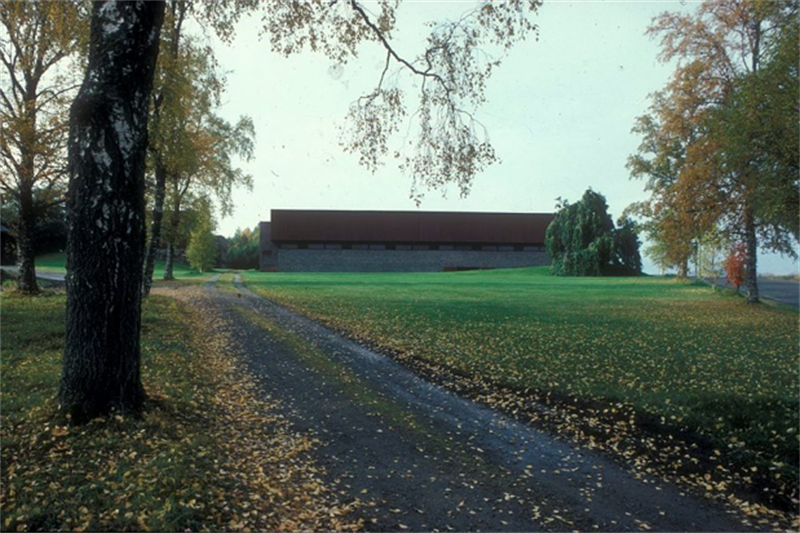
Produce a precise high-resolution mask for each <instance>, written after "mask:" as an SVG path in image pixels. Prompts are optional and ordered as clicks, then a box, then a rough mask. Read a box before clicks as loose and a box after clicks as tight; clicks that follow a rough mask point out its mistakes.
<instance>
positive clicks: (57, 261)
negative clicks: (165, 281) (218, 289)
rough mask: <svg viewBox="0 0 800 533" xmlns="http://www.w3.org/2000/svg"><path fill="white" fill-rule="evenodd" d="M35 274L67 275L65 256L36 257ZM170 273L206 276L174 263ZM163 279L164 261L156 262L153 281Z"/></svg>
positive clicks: (179, 276)
mask: <svg viewBox="0 0 800 533" xmlns="http://www.w3.org/2000/svg"><path fill="white" fill-rule="evenodd" d="M36 271H37V272H52V273H57V274H66V273H67V255H66V254H65V253H63V252H58V253H52V254H44V255H40V256H37V257H36ZM172 272H173V274H174V276H175V277H176V278H199V277H203V276H206V275H208V274H207V273H206V274H201V273H200V272H198V271H197V270H196V269H194V268H191V267H190V266H189V265H187V264H183V263H175V265H174V266H173V269H172ZM162 277H164V261H156V264H155V270H154V271H153V279H155V280H159V279H161V278H162Z"/></svg>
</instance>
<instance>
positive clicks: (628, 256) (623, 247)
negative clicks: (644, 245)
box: [613, 217, 642, 275]
mask: <svg viewBox="0 0 800 533" xmlns="http://www.w3.org/2000/svg"><path fill="white" fill-rule="evenodd" d="M617 226H618V227H617V229H616V230H614V259H613V263H614V265H615V266H617V267H619V268H620V269H621V271H620V273H621V274H627V275H638V274H641V273H642V256H641V255H640V254H639V246H640V245H641V243H640V242H639V234H638V233H639V232H638V231H637V229H636V224H634V222H633V220H631V219H630V218H626V217H623V218H621V219H619V220H618V221H617Z"/></svg>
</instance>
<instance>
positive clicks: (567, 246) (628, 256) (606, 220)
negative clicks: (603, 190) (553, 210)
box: [545, 189, 641, 276]
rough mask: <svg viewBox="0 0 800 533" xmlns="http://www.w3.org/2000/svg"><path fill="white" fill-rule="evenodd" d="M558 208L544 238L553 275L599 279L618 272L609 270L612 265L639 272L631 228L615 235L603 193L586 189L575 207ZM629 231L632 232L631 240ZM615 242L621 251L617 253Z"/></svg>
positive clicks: (634, 238) (638, 259)
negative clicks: (595, 277)
mask: <svg viewBox="0 0 800 533" xmlns="http://www.w3.org/2000/svg"><path fill="white" fill-rule="evenodd" d="M557 207H558V213H557V214H556V217H555V219H554V220H553V222H552V223H551V224H550V226H549V227H548V228H547V233H546V235H545V246H546V247H547V253H548V254H549V255H550V258H551V259H552V261H553V262H552V265H551V267H550V269H551V272H552V273H553V274H555V275H557V276H600V275H603V274H604V273H606V274H609V273H612V272H614V273H616V272H619V269H618V268H617V269H611V268H610V267H611V265H612V263H613V264H615V265H620V266H622V265H624V266H625V267H626V268H625V269H626V270H627V268H630V269H631V272H630V273H637V274H638V273H639V272H640V271H641V258H639V247H638V239H637V238H636V235H635V232H633V228H632V226H631V227H627V226H623V228H620V231H621V233H620V234H619V235H617V231H616V230H615V229H614V222H613V221H612V219H611V217H610V216H609V214H608V205H607V204H606V199H605V197H604V196H603V195H602V194H599V193H596V192H594V191H592V190H591V189H589V190H587V191H586V192H585V193H584V194H583V197H582V198H581V199H580V201H578V202H576V203H574V204H570V203H569V202H567V201H566V200H565V201H559V204H558V206H557ZM630 232H633V233H632V236H633V240H631V235H630V234H629V233H630ZM617 241H619V244H620V246H621V247H623V248H624V250H621V251H620V252H617V250H616V249H615V243H617ZM620 254H621V255H620ZM623 257H624V259H623ZM637 265H638V268H637Z"/></svg>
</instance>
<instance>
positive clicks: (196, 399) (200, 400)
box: [0, 288, 359, 531]
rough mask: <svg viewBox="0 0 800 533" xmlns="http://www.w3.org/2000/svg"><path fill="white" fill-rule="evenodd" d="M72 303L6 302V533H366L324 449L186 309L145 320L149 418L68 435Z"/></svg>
mask: <svg viewBox="0 0 800 533" xmlns="http://www.w3.org/2000/svg"><path fill="white" fill-rule="evenodd" d="M185 290H186V291H192V290H195V289H192V288H186V289H185ZM64 303H65V298H64V295H63V293H46V294H44V295H42V296H39V297H35V298H25V297H18V296H14V295H9V294H3V295H2V300H0V306H1V307H0V308H1V309H2V316H1V317H0V318H1V319H2V355H1V356H0V385H1V386H2V396H1V397H0V398H1V399H2V406H3V422H2V429H1V430H0V439H2V493H0V509H2V524H0V525H1V526H2V529H3V530H11V531H24V530H111V531H142V530H144V531H183V530H215V531H221V530H236V531H248V530H298V529H303V530H340V529H352V528H355V527H358V526H359V524H358V523H352V521H350V520H348V518H347V515H348V514H349V512H350V509H349V508H348V507H347V506H343V505H341V504H339V503H338V502H337V500H336V497H335V495H334V493H333V492H332V491H331V490H330V489H329V488H328V487H326V486H325V485H324V484H323V483H322V482H321V476H322V473H321V472H320V471H319V469H318V468H317V467H315V465H314V464H313V462H312V461H311V460H310V458H309V455H308V451H309V450H310V449H312V448H313V447H314V446H316V445H317V444H316V442H315V441H314V440H312V439H309V438H307V437H305V436H304V435H302V434H299V433H297V432H295V431H294V430H292V428H291V427H290V426H289V425H288V423H287V422H286V420H285V419H284V418H283V417H282V416H281V414H280V406H279V405H278V404H277V403H275V402H272V401H265V400H264V399H263V396H260V395H257V394H255V392H254V385H253V381H252V379H251V377H250V376H249V375H248V374H246V372H245V371H243V369H242V368H241V367H240V366H239V363H238V362H237V360H236V359H235V358H233V357H231V354H229V353H228V352H227V350H226V346H227V344H228V342H227V339H225V337H224V335H221V334H219V333H211V328H209V327H208V326H209V325H208V324H207V323H205V322H202V319H201V317H200V316H199V313H197V312H196V311H195V310H193V309H191V308H190V307H188V306H186V305H184V304H181V303H180V302H178V301H176V300H173V299H170V298H166V297H163V296H158V295H154V296H152V297H151V298H150V299H149V300H148V302H147V305H146V306H145V313H144V324H143V348H142V351H143V375H144V383H145V388H146V390H147V392H148V396H149V400H148V404H147V409H146V411H145V413H144V415H143V417H142V418H141V419H133V418H130V417H123V416H120V415H115V416H109V417H107V418H102V419H97V420H94V421H92V422H91V423H89V424H86V425H84V426H81V427H69V426H67V425H66V424H64V421H63V420H62V419H60V418H59V416H58V415H57V413H56V407H57V406H56V403H55V399H54V398H55V395H56V391H57V386H58V378H59V372H60V357H61V350H62V346H63V334H64Z"/></svg>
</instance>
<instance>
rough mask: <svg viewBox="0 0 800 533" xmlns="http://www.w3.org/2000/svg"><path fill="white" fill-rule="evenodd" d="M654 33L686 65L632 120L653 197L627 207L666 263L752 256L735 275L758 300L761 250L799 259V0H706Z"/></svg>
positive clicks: (635, 168) (634, 171)
mask: <svg viewBox="0 0 800 533" xmlns="http://www.w3.org/2000/svg"><path fill="white" fill-rule="evenodd" d="M648 32H649V34H650V35H652V36H654V37H660V38H661V47H662V54H661V60H662V61H665V62H669V61H675V62H676V63H677V67H676V70H675V72H674V74H673V76H672V79H671V80H670V82H669V84H668V85H667V86H666V87H665V88H664V89H663V90H661V91H659V92H656V93H655V94H653V95H652V97H651V106H650V109H649V111H648V113H646V114H645V115H642V116H641V117H639V118H638V119H637V121H636V124H635V125H634V128H633V131H634V132H635V133H637V134H639V135H640V136H641V138H642V142H641V144H640V146H639V149H638V151H637V152H636V154H634V155H632V156H631V157H630V158H629V160H628V168H629V169H630V171H631V175H632V176H633V177H634V178H637V179H642V180H645V190H646V191H647V192H648V193H649V198H647V199H646V200H645V201H643V202H639V203H637V204H634V205H632V206H630V207H629V208H628V210H627V214H628V215H630V216H636V217H638V218H640V219H641V220H642V223H641V228H642V229H643V230H644V232H645V233H646V235H647V237H648V239H649V241H650V242H651V243H652V244H651V246H650V247H649V248H648V249H647V250H646V251H645V253H646V254H647V255H648V256H649V257H650V258H651V259H653V261H654V262H655V263H656V264H657V265H658V266H660V267H662V268H671V267H674V268H676V269H677V272H678V276H679V277H686V276H687V275H688V271H689V262H690V261H692V262H693V263H694V264H695V267H696V269H697V274H698V275H709V276H710V277H714V278H716V276H718V275H719V268H720V265H723V266H724V265H728V266H730V269H733V270H737V269H736V268H734V267H736V266H737V265H738V266H739V267H741V265H742V263H743V262H744V269H743V270H744V272H743V273H742V272H741V270H742V268H738V273H734V272H732V270H730V269H729V273H730V274H731V276H730V277H731V278H733V279H736V280H737V283H740V282H741V278H742V277H743V278H744V284H745V286H746V288H747V293H748V301H749V302H758V301H759V296H758V283H757V254H758V250H759V247H760V248H762V249H765V250H770V251H775V252H780V253H782V254H787V255H789V256H792V257H796V252H795V246H796V244H797V242H798V237H799V236H800V209H798V207H799V206H800V178H799V177H798V171H799V170H800V168H799V167H798V145H800V140H798V100H797V90H798V63H800V58H799V57H798V46H797V43H798V39H799V38H800V35H798V2H796V1H785V2H761V1H751V0H728V1H724V2H717V1H714V2H705V3H703V4H701V5H700V6H699V7H698V9H697V10H696V11H694V12H693V13H689V14H680V13H664V14H663V15H661V16H659V17H657V18H656V19H654V21H653V24H652V25H651V27H650V28H649V30H648ZM743 257H744V258H745V259H746V260H745V261H742V258H743ZM735 284H736V283H735Z"/></svg>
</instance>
